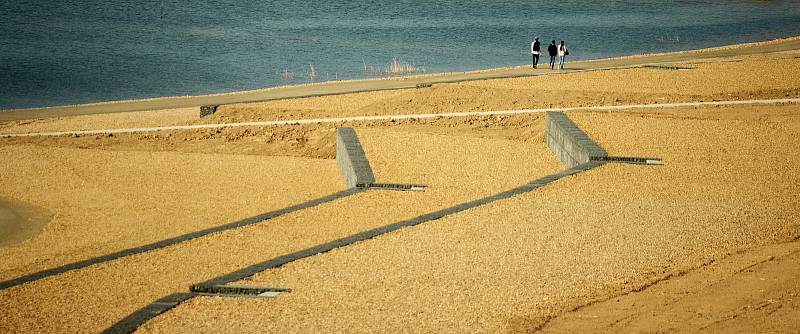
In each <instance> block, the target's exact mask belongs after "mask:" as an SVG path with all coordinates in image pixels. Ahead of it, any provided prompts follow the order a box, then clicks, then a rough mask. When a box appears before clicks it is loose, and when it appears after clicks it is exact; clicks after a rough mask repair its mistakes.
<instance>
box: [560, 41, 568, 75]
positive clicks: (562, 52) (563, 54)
mask: <svg viewBox="0 0 800 334" xmlns="http://www.w3.org/2000/svg"><path fill="white" fill-rule="evenodd" d="M567 55H569V50H567V46H566V45H564V41H561V45H559V46H558V68H559V69H561V70H563V69H564V57H566V56H567Z"/></svg>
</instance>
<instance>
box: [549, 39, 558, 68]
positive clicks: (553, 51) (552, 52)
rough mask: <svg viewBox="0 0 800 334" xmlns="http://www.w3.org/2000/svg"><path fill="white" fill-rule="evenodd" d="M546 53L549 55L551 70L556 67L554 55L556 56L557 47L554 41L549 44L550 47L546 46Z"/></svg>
mask: <svg viewBox="0 0 800 334" xmlns="http://www.w3.org/2000/svg"><path fill="white" fill-rule="evenodd" d="M547 53H549V54H550V69H551V70H552V69H553V67H555V66H556V55H557V54H558V47H556V40H553V41H552V42H550V45H549V46H547Z"/></svg>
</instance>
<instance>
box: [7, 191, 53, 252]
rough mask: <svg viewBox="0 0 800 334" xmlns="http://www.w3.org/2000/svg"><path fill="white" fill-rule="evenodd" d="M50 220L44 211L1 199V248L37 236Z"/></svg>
mask: <svg viewBox="0 0 800 334" xmlns="http://www.w3.org/2000/svg"><path fill="white" fill-rule="evenodd" d="M49 220H50V215H49V214H48V213H47V212H46V211H44V210H42V209H38V208H35V207H33V206H31V205H28V204H24V203H21V202H19V201H11V200H7V199H2V198H0V247H2V246H7V245H12V244H15V243H19V242H22V241H24V240H27V239H29V238H31V237H33V236H35V235H36V234H38V233H39V232H41V231H42V229H44V227H45V226H46V225H47V222H48V221H49Z"/></svg>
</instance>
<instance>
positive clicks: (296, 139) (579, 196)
mask: <svg viewBox="0 0 800 334" xmlns="http://www.w3.org/2000/svg"><path fill="white" fill-rule="evenodd" d="M568 66H574V67H572V71H563V72H561V71H550V70H549V69H548V70H537V72H535V73H533V71H532V70H530V69H525V68H513V69H499V70H494V71H484V72H481V73H484V76H485V77H484V80H475V79H476V78H477V77H478V76H479V74H480V73H472V74H469V77H468V78H464V77H462V76H463V75H465V74H458V75H455V74H453V75H450V76H448V75H437V76H426V77H419V78H409V79H406V80H403V79H394V80H372V81H363V82H355V83H354V82H347V83H341V84H340V85H339V86H336V84H334V83H331V84H327V85H330V86H325V89H327V91H328V92H335V93H342V92H346V91H348V90H351V91H353V90H355V91H356V92H351V93H346V94H337V95H330V96H314V97H305V98H291V99H277V100H270V101H260V102H247V103H231V104H224V105H221V106H220V107H219V109H218V111H217V112H216V113H215V114H214V115H211V116H209V117H204V118H200V117H199V115H198V108H197V107H196V105H195V104H191V105H186V104H185V103H197V102H202V103H206V102H207V101H217V102H225V103H228V102H231V101H234V102H235V101H243V100H244V101H247V100H248V99H254V98H255V97H261V98H266V99H271V98H277V95H276V96H271V95H269V94H273V93H274V92H275V91H278V92H281V94H306V93H309V94H310V93H314V92H316V91H313V90H314V89H318V88H319V87H316V86H313V85H312V86H311V87H310V88H309V87H301V88H291V89H290V88H280V89H275V90H272V91H269V90H268V91H267V93H265V92H258V93H253V92H244V93H241V94H239V95H235V94H234V95H235V96H234V97H230V96H228V97H224V98H223V99H221V100H220V99H218V100H214V98H213V97H198V98H195V99H193V100H191V101H192V102H186V101H183V102H181V103H179V104H169V103H167V104H162V102H164V101H173V100H171V99H163V100H156V101H158V102H157V103H155V104H154V103H153V102H152V101H138V102H137V101H133V102H130V103H128V102H126V103H122V104H124V105H126V108H128V109H125V110H117V109H114V108H109V109H106V111H105V112H104V111H103V109H102V108H100V109H98V107H97V106H84V107H80V106H79V107H69V108H65V109H63V110H61V109H57V108H55V109H50V110H46V111H42V110H40V111H30V112H31V113H30V114H29V115H30V116H31V117H23V116H20V115H22V114H21V112H22V111H19V112H16V111H15V112H14V114H13V115H12V114H7V115H11V116H9V117H7V118H6V120H5V121H2V122H0V157H2V159H0V171H2V172H0V185H2V186H0V199H7V200H8V201H0V228H4V229H6V230H10V229H9V228H7V227H5V226H11V225H9V224H11V223H10V222H12V221H13V222H14V224H15V225H17V226H19V225H20V224H21V223H20V222H22V220H19V219H12V218H10V217H12V216H14V215H16V214H18V212H17V211H22V210H17V209H16V208H18V207H21V206H22V205H24V206H27V207H30V208H36V210H39V211H37V212H40V213H46V215H42V216H41V217H46V219H40V220H38V221H40V222H46V225H45V223H41V224H40V226H34V225H30V226H26V227H24V229H26V230H27V231H29V232H27V233H26V234H25V236H24V237H15V238H13V239H12V238H9V239H8V240H3V241H2V242H0V280H9V279H13V278H16V277H20V276H23V275H27V274H31V273H35V272H38V271H41V270H45V269H48V268H53V267H57V266H61V265H65V264H69V263H72V262H75V261H80V260H85V259H89V258H93V257H97V256H102V255H104V254H108V253H111V252H115V251H119V250H123V249H126V248H130V247H136V246H140V245H143V244H147V243H152V242H156V241H159V240H163V239H166V238H171V237H175V236H178V235H182V234H185V233H188V232H192V231H197V230H201V229H204V228H209V227H213V226H220V225H223V224H225V223H230V222H232V221H236V220H240V219H244V218H247V217H251V216H254V215H257V214H260V213H264V212H267V211H271V210H277V209H281V208H285V207H288V206H291V205H295V204H298V203H302V202H305V201H309V200H312V199H315V198H319V197H322V196H326V195H329V194H332V193H335V192H337V191H340V190H343V189H345V183H344V181H343V179H342V177H341V175H340V173H339V169H338V166H337V164H336V161H335V160H334V157H335V133H336V132H335V131H336V130H335V128H336V127H337V126H350V127H353V128H355V130H356V133H357V134H358V136H359V140H360V142H361V144H362V145H363V148H364V151H365V153H366V156H367V158H368V159H369V162H370V165H371V166H372V169H373V171H374V173H375V178H376V181H377V182H387V183H413V184H424V185H426V186H427V187H428V188H427V189H426V191H425V192H392V191H380V190H368V191H364V192H360V193H357V194H354V195H351V196H347V197H345V198H341V199H337V200H335V201H331V202H328V203H324V204H321V205H318V206H314V207H311V208H308V209H303V210H300V211H296V212H292V213H290V214H286V215H283V216H280V217H276V218H273V219H270V220H266V221H263V222H260V223H257V224H253V225H248V226H246V227H241V228H236V229H230V230H226V231H223V232H219V233H214V234H211V235H207V236H203V237H200V238H196V239H193V240H190V241H186V242H182V243H178V244H175V245H171V246H168V247H163V248H160V249H157V250H153V251H148V252H145V253H141V254H137V255H131V256H126V257H123V258H119V259H116V260H112V261H107V262H103V263H100V264H96V265H92V266H88V267H85V268H82V269H78V270H72V271H69V272H65V273H61V274H57V275H53V276H49V277H46V278H42V279H39V280H35V281H32V282H28V283H25V284H22V285H17V286H13V287H9V288H6V289H2V290H0V316H2V317H3V318H4V319H5V320H4V321H3V322H1V323H0V332H9V333H23V332H98V331H102V330H103V329H106V328H108V327H109V326H111V325H112V324H114V323H116V322H117V321H119V320H120V319H122V318H124V317H125V316H127V315H129V314H131V313H133V312H135V311H136V310H138V309H140V308H142V307H145V306H146V305H148V304H150V303H152V302H153V301H154V300H156V299H158V298H160V297H163V296H165V295H168V294H170V293H174V292H187V291H188V288H189V286H191V285H192V284H195V283H199V282H203V281H205V280H208V279H211V278H213V277H217V276H220V275H223V274H226V273H230V272H232V271H235V270H237V269H240V268H243V267H246V266H249V265H252V264H254V263H258V262H262V261H266V260H269V259H271V258H275V257H278V256H281V255H284V254H287V253H291V252H296V251H299V250H302V249H305V248H308V247H312V246H314V245H319V244H322V243H325V242H329V241H331V240H335V239H338V238H342V237H345V236H348V235H351V234H354V233H358V232H361V231H365V230H369V229H372V228H376V227H379V226H384V225H387V224H391V223H394V222H398V221H401V220H404V219H410V218H412V217H417V216H420V215H424V214H426V213H430V212H432V211H436V210H440V209H443V208H447V207H452V206H454V205H458V204H460V203H464V202H468V201H471V200H476V199H480V198H484V197H486V196H490V195H493V194H496V193H499V192H502V191H505V190H508V189H511V188H514V187H516V186H519V185H521V184H525V183H527V182H530V181H533V180H535V179H537V178H540V177H543V176H545V175H549V174H552V173H555V172H558V171H560V170H562V169H564V168H565V165H564V164H563V163H562V162H560V161H559V160H558V158H557V157H556V156H555V155H553V154H552V152H550V150H549V149H548V148H547V146H546V144H545V115H544V114H543V113H530V114H517V115H503V116H468V117H440V118H429V119H403V120H382V121H355V122H337V123H324V124H304V125H280V126H242V127H236V128H212V129H200V130H165V131H156V132H141V133H138V132H131V133H120V134H113V135H110V134H94V135H62V136H30V137H3V136H2V135H4V134H26V133H38V132H52V131H77V130H103V129H120V128H136V127H158V126H169V125H200V124H225V123H238V122H250V121H267V120H304V119H315V118H332V117H351V116H373V115H419V114H442V113H449V112H465V111H496V110H520V109H536V108H558V107H581V108H585V107H593V106H623V105H633V104H648V105H658V104H667V103H675V102H701V101H741V100H755V99H785V98H800V38H789V39H785V40H779V41H771V42H762V43H755V44H748V45H739V46H729V47H723V48H715V49H709V50H699V51H689V52H681V53H674V54H662V55H642V56H635V57H623V58H619V59H612V60H597V61H590V62H583V63H575V64H568ZM487 73H488V74H487ZM521 74H527V75H521ZM530 74H536V75H530ZM432 78H434V79H435V80H438V81H437V83H435V84H433V85H432V86H430V87H421V88H408V87H406V86H409V85H410V87H415V85H416V84H417V83H419V82H431V81H432V80H434V79H432ZM460 79H465V80H467V79H468V81H463V82H449V81H459V80H460ZM398 82H400V83H402V85H403V87H399V86H396V83H398ZM370 87H371V88H372V89H376V90H377V91H358V90H363V89H366V88H370ZM390 88H403V89H390ZM292 89H294V90H292ZM336 90H341V91H336ZM269 92H273V93H269ZM252 94H256V95H252ZM264 94H267V95H264ZM314 94H316V93H314ZM170 103H171V102H170ZM101 106H102V105H101ZM162 106H163V108H162ZM81 108H83V109H81ZM152 108H154V110H148V109H152ZM123 109H124V108H123ZM59 110H61V111H63V112H64V114H63V115H62V116H60V117H58V115H59V112H61V111H59ZM567 115H568V116H569V118H570V119H572V120H573V121H574V122H575V123H576V124H577V125H578V126H579V127H580V128H581V129H582V130H583V131H585V132H586V133H587V134H588V135H589V137H591V138H592V139H593V140H594V141H595V142H596V143H598V144H599V145H600V146H601V147H603V148H604V149H605V150H607V151H608V152H609V153H610V154H612V155H619V156H647V157H659V158H662V159H663V161H664V165H662V166H643V165H630V164H616V163H614V164H606V165H603V166H601V167H598V168H596V169H592V170H590V171H587V172H584V173H580V174H576V175H572V176H569V177H566V178H563V179H559V180H557V181H555V182H553V183H551V184H548V185H546V186H543V187H541V188H539V189H536V190H534V191H531V192H528V193H524V194H520V195H517V196H513V197H511V198H508V199H503V200H500V201H496V202H493V203H490V204H487V205H483V206H479V207H475V208H472V209H469V210H466V211H462V212H459V213H456V214H452V215H448V216H446V217H443V218H441V219H437V220H433V221H430V222H426V223H424V224H421V225H418V226H414V227H409V228H404V229H400V230H398V231H395V232H392V233H388V234H385V235H381V236H379V237H376V238H374V239H370V240H366V241H363V242H359V243H356V244H353V245H349V246H346V247H342V248H338V249H335V250H333V251H330V252H327V253H323V254H319V255H315V256H312V257H309V258H305V259H301V260H298V261H295V262H291V263H289V264H286V265H283V266H281V267H278V268H275V269H270V270H266V271H262V272H259V273H257V274H256V275H254V276H252V277H249V278H247V279H245V280H243V281H240V282H238V283H237V284H244V285H267V286H275V287H284V288H290V289H291V292H289V293H282V294H280V295H278V296H277V297H275V298H235V297H214V296H198V297H194V298H192V299H190V300H188V301H186V302H183V303H181V304H180V305H178V306H177V307H176V308H174V309H172V310H169V311H168V312H166V313H163V314H161V315H159V316H157V317H155V318H153V319H151V320H149V321H147V322H146V323H144V324H143V325H142V326H141V327H139V329H138V332H141V333H166V332H208V333H210V332H214V333H219V332H226V333H251V332H252V333H256V332H259V333H260V332H265V331H268V332H281V333H290V332H291V333H305V332H447V333H463V332H512V333H529V332H548V333H564V332H614V333H619V332H661V331H666V332H681V333H694V332H698V331H702V332H715V333H717V332H718V333H728V332H780V333H790V332H796V331H797V328H800V302H798V301H800V285H799V284H798V283H797V282H798V280H797V279H798V272H800V256H799V254H800V242H798V239H800V209H799V208H800V196H798V194H800V177H798V175H797V173H796V170H797V167H796V166H798V164H800V149H798V147H800V136H798V135H800V104H797V103H775V104H760V105H747V104H743V105H730V106H697V107H680V108H675V107H663V108H660V107H652V108H647V109H630V110H585V109H584V110H574V111H570V112H568V113H567ZM4 203H5V204H4ZM7 203H18V204H15V205H13V206H12V205H10V204H7ZM12 209H14V210H12ZM4 224H5V225H4ZM16 230H20V228H19V227H17V228H16ZM4 231H5V230H4ZM30 231H32V232H30Z"/></svg>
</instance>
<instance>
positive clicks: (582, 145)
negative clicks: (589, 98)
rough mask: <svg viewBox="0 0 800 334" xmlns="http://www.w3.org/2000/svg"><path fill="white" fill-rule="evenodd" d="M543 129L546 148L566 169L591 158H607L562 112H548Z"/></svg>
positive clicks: (606, 154)
mask: <svg viewBox="0 0 800 334" xmlns="http://www.w3.org/2000/svg"><path fill="white" fill-rule="evenodd" d="M545 128H546V130H545V136H546V137H547V138H546V140H547V147H549V148H550V150H551V151H553V153H554V154H555V155H556V156H557V157H558V158H559V159H561V161H562V162H564V164H566V165H567V167H568V168H572V167H575V166H577V165H580V164H584V163H587V162H589V161H590V160H591V158H592V157H605V156H608V153H606V151H605V150H604V149H603V148H601V147H600V146H599V145H597V143H595V142H594V141H593V140H592V139H591V138H589V136H587V135H586V133H584V132H583V131H581V129H580V128H578V126H577V125H575V123H574V122H572V120H571V119H569V117H567V115H565V114H564V113H562V112H548V113H547V115H546V120H545Z"/></svg>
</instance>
